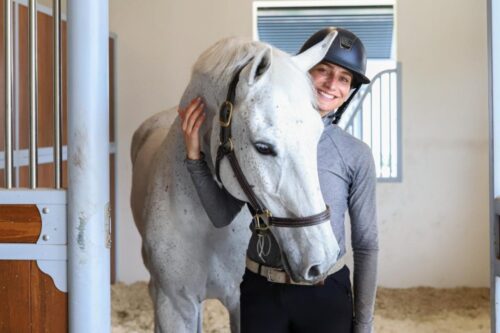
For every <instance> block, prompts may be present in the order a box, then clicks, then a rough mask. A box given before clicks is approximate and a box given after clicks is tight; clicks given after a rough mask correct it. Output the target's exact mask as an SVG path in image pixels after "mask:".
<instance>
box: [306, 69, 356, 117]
mask: <svg viewBox="0 0 500 333" xmlns="http://www.w3.org/2000/svg"><path fill="white" fill-rule="evenodd" d="M309 73H310V74H311V77H312V80H313V85H314V88H315V90H316V96H317V99H318V107H319V111H320V113H321V115H322V116H324V115H326V114H328V113H329V112H330V111H333V110H335V109H337V108H338V107H339V106H341V105H342V103H344V101H345V100H346V99H347V97H348V96H349V91H350V90H351V83H352V80H353V76H352V74H351V72H349V71H348V70H347V69H345V68H343V67H340V66H338V65H334V64H331V63H327V62H321V63H319V64H317V65H316V66H314V67H313V68H311V70H310V71H309Z"/></svg>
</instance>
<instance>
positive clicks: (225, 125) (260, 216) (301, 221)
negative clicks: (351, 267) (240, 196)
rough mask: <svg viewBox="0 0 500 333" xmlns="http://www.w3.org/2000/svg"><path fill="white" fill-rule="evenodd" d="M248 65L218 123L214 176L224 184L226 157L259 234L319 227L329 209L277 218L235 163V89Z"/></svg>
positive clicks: (229, 93) (234, 83) (233, 83)
mask: <svg viewBox="0 0 500 333" xmlns="http://www.w3.org/2000/svg"><path fill="white" fill-rule="evenodd" d="M245 66H246V65H243V66H242V67H240V68H239V69H238V70H237V71H236V73H235V74H234V76H233V79H232V80H231V83H230V84H229V88H228V91H227V97H226V101H225V102H223V103H222V105H221V106H220V109H219V123H220V134H219V140H220V143H219V148H218V149H217V157H216V161H215V173H216V175H217V179H218V180H219V182H221V178H220V162H221V160H222V159H223V158H224V157H227V159H228V160H229V163H230V164H231V168H232V169H233V172H234V174H235V175H236V179H237V180H238V183H239V184H240V186H241V188H242V189H243V192H245V195H246V196H247V198H248V200H249V202H248V204H249V208H250V212H251V213H252V215H253V219H254V226H255V229H256V230H257V231H265V230H267V229H269V227H270V226H276V227H307V226H311V225H316V224H320V223H323V222H326V221H327V220H329V219H330V209H329V207H328V206H326V209H325V210H324V211H323V212H321V213H319V214H315V215H311V216H305V217H274V216H273V215H272V213H271V211H269V209H267V208H266V207H265V206H264V205H263V204H262V202H261V201H260V200H259V198H257V196H256V195H255V192H254V191H253V189H252V186H250V184H249V183H248V181H247V179H246V178H245V175H244V174H243V171H242V170H241V167H240V164H239V163H238V160H237V159H236V154H235V153H234V145H233V141H232V135H231V123H232V116H233V104H234V100H235V95H236V86H237V85H238V81H239V78H240V73H241V71H242V69H243V68H244V67H245Z"/></svg>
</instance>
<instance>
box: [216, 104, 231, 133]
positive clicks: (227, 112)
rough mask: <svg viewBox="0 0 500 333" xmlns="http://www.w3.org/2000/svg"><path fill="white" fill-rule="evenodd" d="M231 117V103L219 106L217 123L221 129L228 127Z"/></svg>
mask: <svg viewBox="0 0 500 333" xmlns="http://www.w3.org/2000/svg"><path fill="white" fill-rule="evenodd" d="M232 116H233V103H231V102H230V101H225V102H224V103H222V105H221V106H220V110H219V123H220V125H221V126H222V127H229V126H230V125H231V117H232Z"/></svg>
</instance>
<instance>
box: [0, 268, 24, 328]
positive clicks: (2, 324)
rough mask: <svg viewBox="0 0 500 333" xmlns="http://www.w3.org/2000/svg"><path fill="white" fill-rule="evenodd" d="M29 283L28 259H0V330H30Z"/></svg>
mask: <svg viewBox="0 0 500 333" xmlns="http://www.w3.org/2000/svg"><path fill="white" fill-rule="evenodd" d="M29 285H30V262H29V261H14V260H0V300H1V301H0V332H15V333H28V332H31V329H30V312H31V311H30V286H29Z"/></svg>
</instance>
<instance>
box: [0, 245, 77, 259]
mask: <svg viewBox="0 0 500 333" xmlns="http://www.w3.org/2000/svg"><path fill="white" fill-rule="evenodd" d="M66 253H67V246H66V245H39V244H20V243H14V244H9V243H0V260H66V257H67V254H66Z"/></svg>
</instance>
